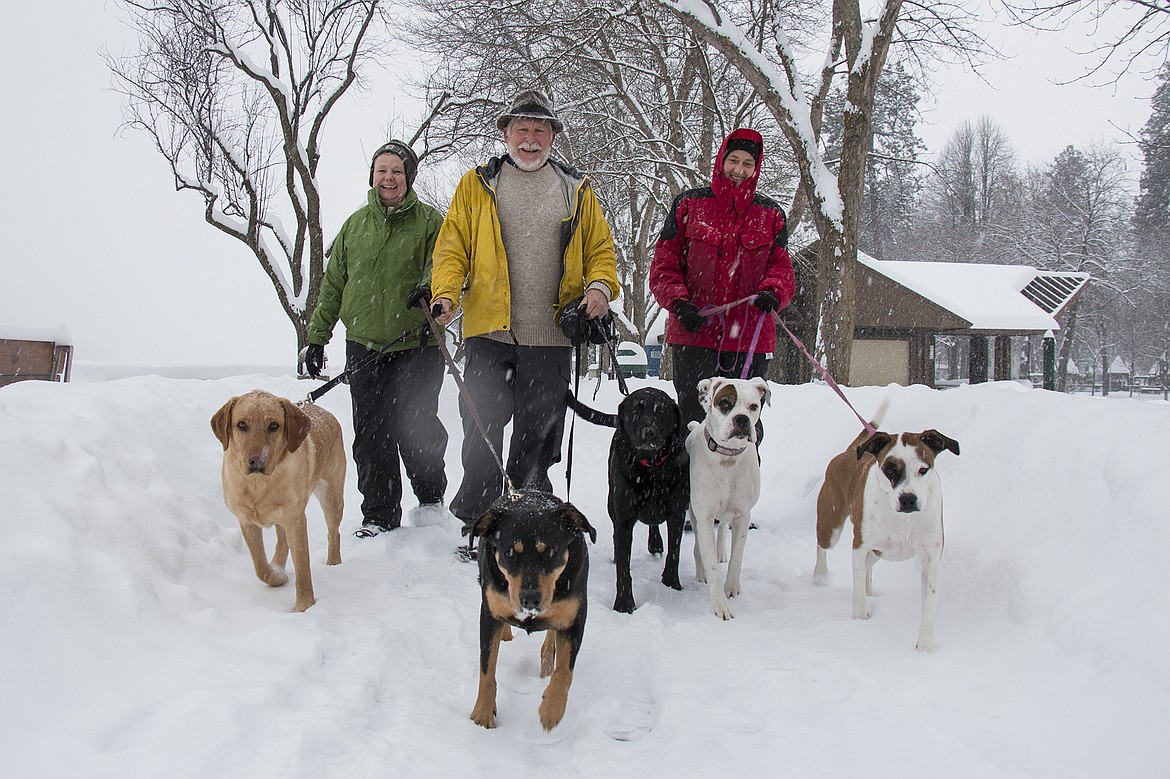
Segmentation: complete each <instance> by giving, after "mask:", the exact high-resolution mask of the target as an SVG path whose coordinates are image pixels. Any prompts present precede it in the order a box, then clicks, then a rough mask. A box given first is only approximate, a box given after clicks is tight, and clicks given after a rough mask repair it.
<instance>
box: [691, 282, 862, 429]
mask: <svg viewBox="0 0 1170 779" xmlns="http://www.w3.org/2000/svg"><path fill="white" fill-rule="evenodd" d="M755 299H756V296H755V295H748V296H747V297H746V298H740V299H739V300H736V301H734V302H732V303H725V304H724V305H721V306H706V307H704V308H702V309H700V310H699V314H701V315H702V316H710V315H711V314H724V313H726V312H727V311H730V310H731V309H733V308H735V307H736V306H738V305H742V304H744V303H751V302H753V301H754V300H755ZM771 317H772V318H773V319H775V320H776V321H777V322H779V323H780V327H782V328H784V332H786V333H788V337H789V338H791V339H792V343H794V344H796V348H797V349H800V351H801V352H802V353H803V354H804V356H805V357H807V358H808V361H809V362H811V363H812V364H813V367H815V368H816V369H817V372H818V373H820V374H821V378H822V379H824V380H825V383H826V384H828V385H829V386H830V387H831V388H832V389H833V391H834V392H836V393H837V396H838V397H840V398H841V400H842V401H844V402H845V405H846V406H849V410H850V411H852V412H853V415H854V416H855V417H857V418H858V419H859V420H861V426H862V427H863V428H865V432H867V433H869V434H870V435H873V434H874V433H876V432H877V430H876V429H875V428H874V426H873V425H871V424H870V423H869V422H868V421H867V420H866V419H865V417H863V416H861V414H858V413H857V409H855V408H854V407H853V404H852V403H850V402H849V398H847V397H845V393H844V392H843V391H842V390H841V387H840V385H839V384H837V382H836V381H835V380H834V379H833V377H832V375H831V374H830V373H829V371H828V370H826V368H825V366H823V365H821V364H820V363H819V362H817V358H816V357H813V356H812V354H810V353H809V351H808V349H806V348H805V346H804V344H803V343H801V342H800V339H799V338H797V337H796V336H795V335H794V334H793V332H792V331H791V330H789V329H788V325H786V324H784V320H783V319H781V318H780V315H779V314H778V313H777V312H775V311H773V312H771ZM766 319H768V317H766V316H762V317H760V318H759V319H758V320H757V321H756V331H755V333H753V334H752V342H751V346H749V347H748V353H747V360H746V361H745V362H744V364H743V371H742V372H741V373H740V378H741V379H746V378H747V375H748V369H749V368H750V367H751V364H752V357H753V356H754V355H755V353H756V344H758V343H759V341H760V331H761V330H762V329H763V326H764V320H766Z"/></svg>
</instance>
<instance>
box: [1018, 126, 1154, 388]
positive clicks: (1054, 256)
mask: <svg viewBox="0 0 1170 779" xmlns="http://www.w3.org/2000/svg"><path fill="white" fill-rule="evenodd" d="M1127 184H1128V182H1127V178H1126V173H1125V164H1124V161H1123V160H1122V158H1121V156H1120V155H1119V154H1118V152H1117V151H1116V150H1115V149H1112V148H1109V147H1106V146H1102V145H1094V146H1092V147H1090V148H1089V149H1088V150H1087V151H1083V152H1082V151H1080V150H1078V149H1076V148H1074V147H1072V146H1069V147H1067V148H1065V149H1064V151H1062V152H1061V153H1060V154H1058V155H1057V157H1056V159H1055V160H1053V162H1052V163H1051V164H1050V165H1047V166H1045V167H1044V168H1043V169H1040V170H1037V171H1034V172H1033V173H1032V175H1031V176H1030V181H1029V189H1030V194H1029V202H1028V220H1027V224H1026V225H1025V226H1024V229H1023V230H1022V231H1021V232H1020V233H1019V235H1018V237H1017V240H1016V242H1015V244H1014V245H1012V246H1010V247H1005V248H1007V249H1008V250H1009V251H1011V252H1013V253H1014V254H1016V255H1017V256H1019V257H1020V259H1021V261H1022V262H1026V263H1027V264H1030V265H1034V266H1035V267H1038V268H1041V269H1044V270H1066V271H1085V272H1088V273H1090V274H1092V276H1093V283H1092V285H1091V286H1090V287H1089V289H1088V290H1087V291H1086V292H1085V294H1084V295H1082V296H1081V297H1080V298H1079V299H1078V300H1077V302H1075V303H1074V304H1073V305H1072V306H1071V307H1070V309H1069V311H1068V313H1067V314H1066V319H1065V322H1064V323H1063V324H1064V327H1063V328H1062V330H1061V333H1060V351H1059V358H1058V361H1057V366H1058V371H1059V372H1058V375H1057V389H1060V390H1063V389H1064V388H1065V385H1066V379H1067V376H1066V371H1067V366H1068V360H1069V357H1071V356H1072V355H1073V353H1074V349H1075V346H1074V344H1075V342H1076V340H1077V338H1078V337H1085V338H1089V339H1091V340H1092V341H1093V342H1095V351H1096V353H1097V355H1098V356H1100V355H1103V354H1108V353H1115V351H1114V350H1115V348H1116V346H1117V337H1118V334H1117V332H1116V328H1115V327H1114V325H1115V323H1116V312H1117V310H1118V308H1119V307H1120V306H1124V305H1127V304H1128V302H1127V301H1128V299H1129V296H1130V295H1131V293H1132V292H1133V290H1134V289H1136V285H1137V284H1138V283H1139V282H1138V281H1137V278H1136V277H1135V273H1134V271H1133V268H1134V266H1133V263H1132V261H1131V257H1132V254H1131V252H1130V249H1129V244H1128V231H1127V229H1126V224H1127V222H1128V216H1129V213H1130V207H1131V201H1130V196H1129V191H1128V187H1127Z"/></svg>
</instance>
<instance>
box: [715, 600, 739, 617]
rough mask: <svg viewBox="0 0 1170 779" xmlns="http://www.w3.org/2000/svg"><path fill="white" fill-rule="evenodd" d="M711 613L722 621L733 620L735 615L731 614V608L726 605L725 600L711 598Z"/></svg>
mask: <svg viewBox="0 0 1170 779" xmlns="http://www.w3.org/2000/svg"><path fill="white" fill-rule="evenodd" d="M711 611H713V612H715V616H716V617H719V619H721V620H724V621H727V620H729V619H734V618H735V615H734V614H732V613H731V607H729V606H728V605H727V599H726V598H712V599H711Z"/></svg>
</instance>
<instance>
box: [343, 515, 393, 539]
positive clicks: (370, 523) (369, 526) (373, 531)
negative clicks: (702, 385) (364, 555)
mask: <svg viewBox="0 0 1170 779" xmlns="http://www.w3.org/2000/svg"><path fill="white" fill-rule="evenodd" d="M395 529H397V526H394V527H391V526H389V525H385V524H382V523H381V522H379V521H378V520H376V519H369V518H367V519H365V520H363V521H362V526H361V527H359V528H358V529H357V530H355V531H353V534H354V537H355V538H373V537H374V536H380V535H382V534H383V533H389V532H390V531H391V530H395Z"/></svg>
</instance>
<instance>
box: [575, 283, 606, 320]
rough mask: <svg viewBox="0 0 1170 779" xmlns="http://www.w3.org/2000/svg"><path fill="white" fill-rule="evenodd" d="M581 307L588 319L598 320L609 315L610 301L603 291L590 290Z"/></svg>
mask: <svg viewBox="0 0 1170 779" xmlns="http://www.w3.org/2000/svg"><path fill="white" fill-rule="evenodd" d="M580 307H581V309H582V310H583V311H584V312H585V318H586V319H597V318H598V317H603V316H605V315H606V314H607V313H609V300H608V299H606V297H605V294H604V293H603V292H602V291H601V290H599V289H590V290H586V292H585V298H584V299H583V300H582V301H581V306H580Z"/></svg>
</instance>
